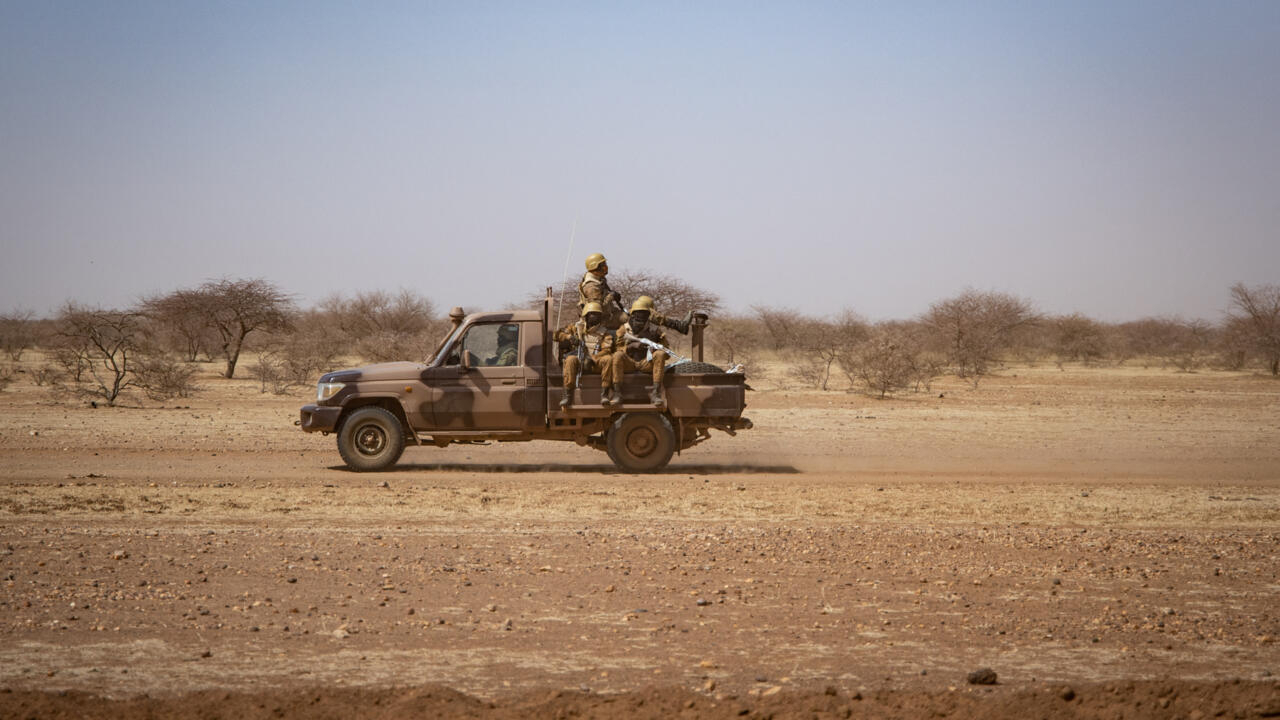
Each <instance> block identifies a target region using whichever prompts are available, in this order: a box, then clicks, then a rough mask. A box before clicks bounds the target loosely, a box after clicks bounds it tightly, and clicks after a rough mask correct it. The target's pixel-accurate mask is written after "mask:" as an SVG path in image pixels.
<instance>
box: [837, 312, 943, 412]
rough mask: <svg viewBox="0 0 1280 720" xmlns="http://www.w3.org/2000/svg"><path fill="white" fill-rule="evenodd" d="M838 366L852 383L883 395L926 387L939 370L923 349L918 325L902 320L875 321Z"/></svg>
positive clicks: (927, 387)
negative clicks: (868, 333)
mask: <svg viewBox="0 0 1280 720" xmlns="http://www.w3.org/2000/svg"><path fill="white" fill-rule="evenodd" d="M841 367H842V369H843V370H844V372H845V375H846V376H847V377H848V378H849V380H850V382H852V383H861V384H862V385H863V386H864V387H865V388H866V389H867V391H868V392H872V393H879V395H880V397H884V396H886V395H888V394H889V393H893V392H897V391H899V390H906V389H908V388H913V389H915V390H916V391H919V390H920V389H922V388H923V389H925V390H928V389H929V387H930V385H931V384H932V382H933V379H934V378H935V377H937V375H938V374H939V372H940V368H939V364H938V363H937V362H936V361H934V360H932V359H931V358H930V357H929V356H928V354H927V353H926V352H925V350H924V341H923V339H922V337H921V332H920V331H919V328H918V327H914V326H911V325H907V324H902V323H882V324H880V325H877V326H876V327H875V328H874V329H873V330H872V331H871V334H870V337H868V338H867V340H866V341H864V342H863V343H861V344H859V345H858V346H857V348H856V349H855V350H854V352H852V353H851V354H850V355H849V356H848V357H847V358H845V359H842V360H841Z"/></svg>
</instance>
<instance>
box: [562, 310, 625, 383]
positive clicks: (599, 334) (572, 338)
mask: <svg viewBox="0 0 1280 720" xmlns="http://www.w3.org/2000/svg"><path fill="white" fill-rule="evenodd" d="M556 341H557V342H559V343H560V347H561V349H562V350H564V352H565V355H564V358H563V359H562V360H561V363H562V364H563V365H564V389H565V392H566V393H568V392H571V391H572V390H573V389H574V388H575V387H577V386H578V371H579V370H581V371H582V372H592V371H593V370H594V371H598V372H599V373H600V387H601V389H602V390H605V389H608V388H609V387H611V386H612V385H613V353H614V350H616V349H617V346H616V344H615V339H614V336H613V333H612V332H610V330H609V328H607V327H605V324H604V322H601V323H599V324H597V325H594V326H592V327H587V321H586V320H579V321H578V322H576V323H573V324H571V325H566V326H564V327H562V328H560V330H558V331H557V332H556ZM579 347H581V348H582V352H583V355H584V356H585V357H586V359H587V360H589V361H590V362H588V363H586V366H585V367H584V366H583V363H582V358H581V357H579V356H578V353H577V351H578V348H579Z"/></svg>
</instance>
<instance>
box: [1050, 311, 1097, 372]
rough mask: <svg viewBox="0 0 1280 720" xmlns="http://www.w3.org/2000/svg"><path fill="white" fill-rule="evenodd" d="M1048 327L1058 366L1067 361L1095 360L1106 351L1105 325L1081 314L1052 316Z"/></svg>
mask: <svg viewBox="0 0 1280 720" xmlns="http://www.w3.org/2000/svg"><path fill="white" fill-rule="evenodd" d="M1048 329H1049V331H1050V332H1051V342H1052V350H1053V353H1054V355H1056V356H1057V358H1058V367H1059V368H1061V367H1062V364H1063V363H1064V362H1069V361H1079V362H1083V363H1085V364H1086V365H1090V364H1094V363H1098V362H1101V361H1102V360H1103V359H1104V358H1106V357H1107V355H1108V354H1109V351H1110V347H1109V346H1110V337H1109V333H1108V331H1107V327H1106V326H1105V325H1103V324H1102V323H1100V322H1098V321H1096V320H1093V319H1092V318H1088V317H1085V316H1084V315H1081V314H1080V313H1073V314H1071V315H1063V316H1061V317H1056V318H1053V319H1052V320H1051V321H1050V322H1049V328H1048Z"/></svg>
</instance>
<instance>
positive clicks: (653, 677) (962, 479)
mask: <svg viewBox="0 0 1280 720" xmlns="http://www.w3.org/2000/svg"><path fill="white" fill-rule="evenodd" d="M753 383H756V381H754V380H753ZM202 384H203V385H205V386H206V388H207V389H206V391H205V392H203V393H201V394H200V395H197V396H196V397H194V398H191V399H184V400H181V401H180V402H179V403H178V404H177V405H176V406H175V404H174V403H172V402H169V403H165V407H160V406H159V405H160V404H159V403H151V402H144V403H138V404H139V405H143V404H145V405H146V406H145V407H137V406H135V407H124V408H97V409H94V408H90V407H88V406H87V405H86V404H79V403H74V402H68V401H65V400H64V401H54V400H53V399H51V398H50V396H49V395H48V393H47V392H46V391H45V389H43V388H38V387H36V386H34V384H31V383H29V382H25V381H24V380H23V379H22V378H21V376H20V379H19V380H18V382H16V383H15V384H14V385H12V386H10V387H9V388H8V389H7V390H6V391H4V392H3V393H0V468H2V469H0V688H3V690H0V717H23V718H26V717H120V716H144V715H145V716H148V717H215V716H223V717H268V716H269V717H308V718H312V717H350V716H353V715H360V716H366V717H486V718H487V717H495V718H496V717H529V716H544V717H556V716H569V715H573V714H577V715H579V716H584V717H655V718H656V717H680V716H687V717H738V716H748V717H767V716H774V717H779V718H782V717H814V716H817V717H921V716H928V715H929V714H930V713H938V714H943V715H945V716H947V717H975V718H976V717H989V718H990V717H994V718H999V717H1019V718H1021V717H1108V716H1114V717H1119V716H1121V715H1123V716H1124V717H1161V718H1163V717H1205V718H1207V717H1214V716H1225V717H1269V716H1280V689H1278V686H1277V684H1276V682H1275V678H1274V676H1273V673H1275V672H1280V644H1277V642H1276V639H1277V637H1280V610H1277V608H1278V607H1280V604H1278V603H1277V598H1278V597H1280V594H1278V593H1277V591H1278V590H1280V563H1278V562H1277V559H1278V557H1277V556H1278V554H1280V384H1277V383H1276V382H1275V381H1273V380H1271V379H1270V378H1264V377H1258V376H1252V375H1248V374H1230V373H1199V374H1179V373H1173V372H1170V371H1164V370H1158V369H1154V368H1153V369H1146V370H1144V369H1140V368H1132V369H1129V368H1126V369H1115V368H1111V369H1097V368H1068V369H1067V370H1065V371H1059V370H1058V369H1057V368H1052V367H1041V368H1014V369H1009V370H1006V371H1005V372H1004V373H1002V375H1001V376H999V377H993V378H989V379H987V380H986V381H984V382H983V383H982V385H980V386H979V387H978V388H977V389H974V388H972V387H968V386H966V385H963V384H961V383H959V382H954V381H944V382H939V383H937V384H935V386H934V387H933V388H932V389H931V391H930V392H928V393H918V394H909V395H907V396H904V397H901V398H896V399H888V400H875V399H870V398H867V397H864V396H860V395H853V394H846V393H819V392H810V391H796V390H787V389H783V388H779V387H777V386H775V385H771V384H770V383H769V382H767V379H764V380H762V381H760V382H758V383H756V384H758V385H759V386H760V387H761V388H762V390H761V391H760V392H757V393H753V394H752V395H751V397H750V399H749V403H750V407H749V408H748V413H747V414H748V415H749V416H750V417H751V418H752V419H753V420H754V421H755V422H756V428H755V429H753V430H751V431H748V432H744V433H742V434H741V435H740V436H739V437H737V438H729V437H725V436H717V437H716V438H715V439H714V441H713V442H709V443H707V444H706V445H704V446H702V447H699V448H695V449H693V450H691V451H689V452H687V453H686V454H684V455H683V456H681V457H679V458H677V459H676V460H675V461H674V462H673V463H672V465H671V466H670V468H669V470H668V471H667V472H665V473H661V474H658V475H654V476H632V475H624V474H619V473H617V472H616V471H614V470H613V468H612V466H610V465H608V464H607V459H606V458H605V456H604V455H603V454H602V453H596V452H593V451H591V450H587V449H583V448H579V447H577V446H572V445H558V444H553V443H530V444H512V445H495V446H491V447H469V448H449V449H444V450H440V449H436V448H411V449H410V450H409V451H407V452H406V454H405V457H404V459H403V460H402V462H401V465H400V466H398V467H397V469H396V470H395V471H393V472H388V473H381V474H373V475H362V474H354V473H350V472H347V471H346V470H344V469H342V468H341V467H340V460H339V458H338V456H337V452H336V450H335V448H334V447H333V439H332V438H324V437H320V436H308V435H305V434H303V433H301V432H298V431H297V430H296V429H295V428H293V427H292V424H291V423H292V420H293V418H294V417H295V415H296V410H297V407H298V406H300V405H301V404H303V403H304V402H306V401H307V395H308V393H309V390H308V389H305V388H304V389H302V390H300V391H299V392H298V393H297V395H296V396H293V397H288V396H286V397H279V396H273V395H269V394H268V395H263V394H260V393H259V392H258V388H257V386H256V385H255V384H254V383H251V382H246V381H230V382H227V381H220V380H218V379H216V378H214V377H213V376H212V374H211V373H210V374H209V376H208V377H206V378H204V379H203V380H202ZM983 668H990V669H991V670H992V671H993V674H994V677H995V684H985V683H971V682H970V679H971V674H972V673H973V672H974V671H976V670H979V669H983ZM972 679H974V680H978V681H983V680H987V679H990V678H989V677H982V676H979V675H972Z"/></svg>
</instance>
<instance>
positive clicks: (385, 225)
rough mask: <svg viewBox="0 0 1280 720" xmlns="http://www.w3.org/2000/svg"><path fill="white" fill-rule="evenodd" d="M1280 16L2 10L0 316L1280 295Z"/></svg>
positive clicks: (820, 308)
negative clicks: (285, 294)
mask: <svg viewBox="0 0 1280 720" xmlns="http://www.w3.org/2000/svg"><path fill="white" fill-rule="evenodd" d="M1278 129H1280V2H1275V1H1273V0H1260V1H1259V2H1231V1H1226V2H1223V1H1213V2H1210V1H1209V0H1205V1H1204V2H1175V1H1173V0H1163V1H1160V2H1124V1H1120V0H1106V1H1103V2H1085V1H1073V2H1061V1H1056V2H1031V1H1029V0H1011V1H1010V2H959V1H958V0H946V1H939V2H897V1H893V2H890V1H886V2H852V1H850V2H831V3H825V2H776V3H758V2H725V3H719V2H670V3H667V2H643V3H631V4H623V3H613V2H599V3H588V2H510V3H507V2H480V1H477V2H448V3H432V2H404V3H396V2H321V1H316V0H307V1H305V2H296V3H295V2H265V1H262V0H250V1H247V2H214V1H210V0H201V1H200V2H183V1H179V0H157V1H155V2H125V1H118V2H102V1H101V0H91V1H87V2H61V1H58V0H34V1H31V2H26V1H20V0H0V250H3V259H2V260H0V311H4V310H8V309H12V308H18V307H20V308H25V309H30V310H34V311H36V312H38V313H42V314H43V313H48V312H51V311H53V310H55V309H56V308H57V306H58V305H59V304H61V303H62V302H63V301H64V300H67V299H75V300H79V301H81V302H86V303H90V304H99V305H107V306H122V305H127V304H129V303H131V302H133V301H134V300H136V299H137V298H138V297H140V296H141V295H144V294H148V293H153V292H157V291H164V290H169V289H174V288H177V287H184V286H190V285H194V284H197V283H199V282H201V281H203V280H205V279H209V278H216V277H222V276H230V277H257V276H260V277H265V278H267V279H268V280H270V281H272V282H275V283H277V284H278V285H280V286H281V287H282V288H284V289H285V290H287V291H289V292H292V293H297V294H298V297H299V300H300V301H301V302H302V303H303V304H304V305H305V304H310V303H311V302H314V301H315V300H317V299H319V298H321V297H323V296H324V295H326V294H329V293H331V292H345V293H351V292H353V291H356V290H367V289H373V288H379V287H385V288H388V289H396V288H400V287H407V288H412V289H415V290H418V291H421V292H422V293H424V294H426V295H427V296H428V297H431V298H432V299H433V300H435V301H436V302H437V304H439V305H442V306H444V307H448V306H450V305H455V304H462V305H465V306H467V307H468V308H472V309H480V307H481V306H485V307H493V306H502V305H504V304H507V303H508V301H510V300H512V299H515V298H519V297H522V296H524V295H526V294H527V293H528V292H530V291H532V290H536V289H537V288H538V287H541V286H543V285H546V284H554V283H556V282H558V280H559V278H560V277H561V273H562V271H563V268H564V262H565V255H566V251H567V250H568V244H569V235H570V229H571V227H572V226H573V223H574V221H575V219H576V220H577V239H576V244H575V247H574V251H573V258H572V261H571V266H570V272H571V273H575V274H576V273H581V272H582V259H583V258H584V257H585V256H586V255H587V254H588V253H590V252H594V251H601V252H604V253H605V254H606V255H608V257H609V259H610V265H611V266H612V267H613V268H614V269H626V268H636V269H638V268H648V269H652V270H655V271H659V272H665V273H670V274H674V275H677V276H680V277H683V278H685V279H686V280H688V281H690V282H693V283H695V284H697V285H701V286H704V287H706V288H707V289H710V290H714V291H716V292H718V293H720V294H721V295H722V296H723V297H724V299H725V300H726V303H727V304H728V305H729V306H730V307H731V308H735V309H745V308H746V307H747V306H749V305H752V304H769V305H790V306H794V307H797V308H800V309H802V310H805V311H807V312H811V313H825V312H828V311H834V310H837V309H839V308H841V307H850V308H853V309H854V310H856V311H858V312H861V313H862V314H864V315H866V316H868V317H870V318H872V319H880V318H891V317H896V318H905V317H909V316H912V315H915V314H917V313H919V312H922V311H923V310H925V309H926V308H927V307H928V305H929V303H931V302H933V301H936V300H939V299H942V298H945V297H947V296H949V295H952V294H955V293H956V292H958V291H960V290H962V289H963V288H965V287H966V286H971V287H975V288H978V289H996V290H1004V291H1008V292H1012V293H1016V294H1019V295H1023V296H1025V297H1028V298H1030V299H1032V300H1033V301H1034V302H1035V303H1036V305H1037V306H1038V307H1039V308H1040V309H1042V310H1044V311H1047V312H1071V311H1081V312H1084V313H1087V314H1090V315H1093V316H1096V317H1101V318H1103V319H1109V320H1120V319H1132V318H1137V317H1140V316H1144V315H1152V314H1163V313H1180V314H1183V315H1187V316H1196V317H1205V318H1210V319H1217V318H1218V317H1219V314H1220V312H1221V310H1223V309H1224V308H1225V306H1226V304H1227V290H1228V287H1229V286H1230V285H1231V284H1232V283H1234V282H1237V281H1242V282H1246V283H1251V284H1252V283H1263V282H1280V234H1278V233H1277V228H1278V227H1280V130H1278Z"/></svg>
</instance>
